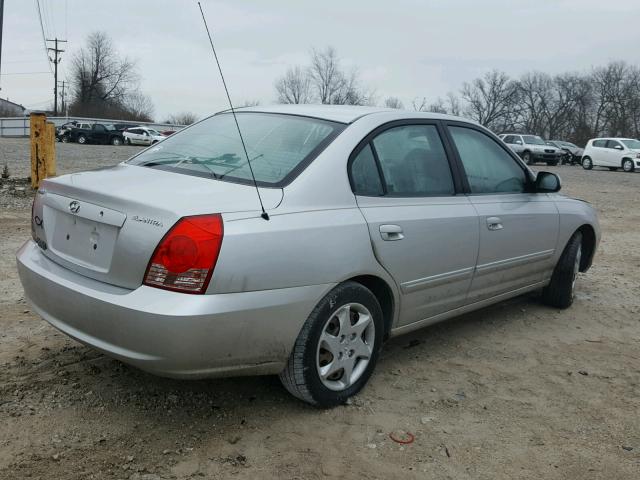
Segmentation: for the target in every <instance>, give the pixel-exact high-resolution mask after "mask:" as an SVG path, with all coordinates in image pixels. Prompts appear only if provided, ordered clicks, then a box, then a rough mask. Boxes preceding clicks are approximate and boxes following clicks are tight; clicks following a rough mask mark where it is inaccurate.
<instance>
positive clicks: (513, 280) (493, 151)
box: [449, 123, 559, 303]
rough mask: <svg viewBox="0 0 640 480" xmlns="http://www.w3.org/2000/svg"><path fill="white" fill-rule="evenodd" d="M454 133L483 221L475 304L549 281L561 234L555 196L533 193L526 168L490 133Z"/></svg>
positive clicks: (465, 129)
mask: <svg viewBox="0 0 640 480" xmlns="http://www.w3.org/2000/svg"><path fill="white" fill-rule="evenodd" d="M449 133H450V135H451V139H452V143H453V145H454V146H455V149H456V151H457V154H458V156H459V159H460V162H461V164H462V167H463V170H464V177H465V179H466V181H467V183H468V185H467V188H468V191H469V195H468V198H469V201H470V202H471V203H472V205H473V206H474V208H475V209H476V212H477V214H478V217H479V228H480V232H479V235H480V248H479V253H478V261H477V265H476V268H475V273H474V277H473V281H472V284H471V289H470V292H469V302H470V303H472V302H475V301H479V300H483V299H486V298H491V297H494V296H497V295H500V294H502V293H506V292H513V291H516V290H518V289H524V288H527V287H530V286H532V285H535V284H539V283H540V282H542V281H543V280H546V279H548V278H549V276H550V275H551V272H552V270H553V267H554V265H553V255H554V252H555V248H556V243H557V240H558V230H559V214H558V210H557V208H556V205H555V203H554V202H553V200H552V199H551V197H550V196H548V195H547V194H544V193H528V191H527V190H529V185H530V181H529V179H528V174H527V173H526V170H525V168H524V167H523V166H522V164H521V163H520V162H518V161H517V160H516V159H515V158H514V157H513V156H512V155H511V154H509V152H508V151H507V150H506V148H505V147H504V146H503V145H502V144H501V143H500V142H498V141H496V140H495V139H494V138H493V137H491V136H489V135H488V134H487V133H485V132H484V131H482V130H480V129H477V128H473V127H469V126H462V125H460V124H453V123H452V124H450V125H449Z"/></svg>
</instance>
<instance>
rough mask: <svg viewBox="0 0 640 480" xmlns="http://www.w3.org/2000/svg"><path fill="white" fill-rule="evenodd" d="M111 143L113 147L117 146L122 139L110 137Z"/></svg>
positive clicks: (120, 143)
mask: <svg viewBox="0 0 640 480" xmlns="http://www.w3.org/2000/svg"><path fill="white" fill-rule="evenodd" d="M111 145H113V146H114V147H118V146H120V145H122V140H120V139H119V138H118V137H113V138H112V139H111Z"/></svg>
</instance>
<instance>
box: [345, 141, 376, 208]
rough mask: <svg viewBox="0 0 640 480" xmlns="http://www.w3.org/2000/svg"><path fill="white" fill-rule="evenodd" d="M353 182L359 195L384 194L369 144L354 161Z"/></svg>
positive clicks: (352, 165)
mask: <svg viewBox="0 0 640 480" xmlns="http://www.w3.org/2000/svg"><path fill="white" fill-rule="evenodd" d="M351 181H352V184H353V191H354V193H356V194H358V195H370V196H378V195H383V194H384V190H383V188H382V182H381V181H380V175H379V174H378V167H377V166H376V159H375V157H374V156H373V151H372V150H371V145H369V144H367V145H366V146H365V147H364V148H363V149H362V150H361V151H360V153H359V154H358V155H357V156H356V158H354V159H353V162H352V163H351Z"/></svg>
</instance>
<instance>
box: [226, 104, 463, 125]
mask: <svg viewBox="0 0 640 480" xmlns="http://www.w3.org/2000/svg"><path fill="white" fill-rule="evenodd" d="M228 111H230V110H225V112H228ZM236 111H237V112H256V113H280V114H287V115H300V116H303V117H313V118H319V119H322V120H329V121H333V122H340V123H353V122H355V121H356V120H358V119H359V118H361V117H364V116H365V115H374V114H378V113H397V114H405V115H401V116H403V117H406V118H425V119H438V120H463V121H465V122H472V123H475V122H473V121H472V120H468V119H463V118H460V117H456V116H453V115H445V114H442V113H432V112H415V111H411V110H399V109H393V108H385V107H366V106H360V105H308V104H290V105H265V106H262V105H258V106H254V107H243V108H236ZM220 113H222V112H220Z"/></svg>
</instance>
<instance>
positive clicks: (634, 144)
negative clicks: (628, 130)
mask: <svg viewBox="0 0 640 480" xmlns="http://www.w3.org/2000/svg"><path fill="white" fill-rule="evenodd" d="M620 141H621V142H622V143H624V144H625V146H626V147H627V148H632V149H634V150H640V141H638V140H620Z"/></svg>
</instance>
